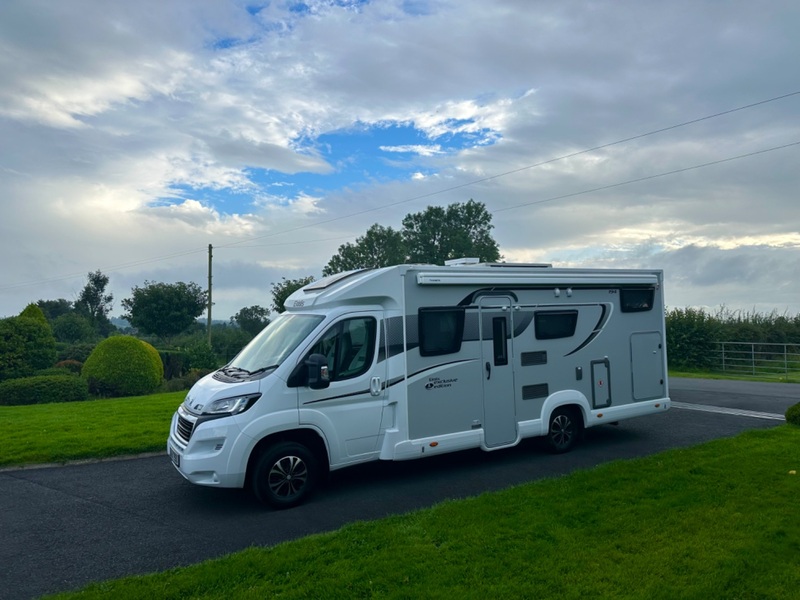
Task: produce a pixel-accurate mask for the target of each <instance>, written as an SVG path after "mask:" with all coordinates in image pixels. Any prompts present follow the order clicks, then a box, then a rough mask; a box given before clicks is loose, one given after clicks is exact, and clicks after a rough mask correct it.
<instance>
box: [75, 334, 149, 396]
mask: <svg viewBox="0 0 800 600" xmlns="http://www.w3.org/2000/svg"><path fill="white" fill-rule="evenodd" d="M81 377H83V379H85V380H86V382H87V383H88V384H89V391H90V392H92V393H93V394H97V395H99V396H108V397H119V396H141V395H143V394H149V393H151V392H153V391H155V390H156V389H158V387H159V386H160V385H161V380H162V379H163V378H164V365H163V364H162V363H161V356H160V355H159V354H158V350H156V349H155V348H153V346H151V345H150V344H148V343H147V342H143V341H142V340H140V339H137V338H135V337H132V336H129V335H117V336H114V337H110V338H108V339H106V340H103V341H102V342H100V343H99V344H97V347H96V348H95V349H94V351H93V352H92V353H91V354H90V355H89V358H87V359H86V362H85V363H84V364H83V368H82V369H81Z"/></svg>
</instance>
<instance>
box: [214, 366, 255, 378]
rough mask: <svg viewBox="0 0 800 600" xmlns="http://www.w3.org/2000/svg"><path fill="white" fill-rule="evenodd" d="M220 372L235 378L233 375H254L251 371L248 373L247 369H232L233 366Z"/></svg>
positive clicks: (223, 368)
mask: <svg viewBox="0 0 800 600" xmlns="http://www.w3.org/2000/svg"><path fill="white" fill-rule="evenodd" d="M220 371H222V372H223V373H225V375H231V376H233V375H247V376H249V375H252V373H251V372H250V371H248V370H247V369H242V368H241V367H231V366H228V367H222V368H221V369H220Z"/></svg>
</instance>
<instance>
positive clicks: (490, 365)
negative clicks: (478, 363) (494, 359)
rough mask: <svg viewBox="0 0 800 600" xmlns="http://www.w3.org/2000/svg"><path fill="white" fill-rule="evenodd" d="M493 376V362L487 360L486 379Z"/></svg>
mask: <svg viewBox="0 0 800 600" xmlns="http://www.w3.org/2000/svg"><path fill="white" fill-rule="evenodd" d="M491 378H492V363H490V362H489V361H486V379H491Z"/></svg>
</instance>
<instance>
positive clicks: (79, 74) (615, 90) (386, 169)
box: [0, 0, 800, 319]
mask: <svg viewBox="0 0 800 600" xmlns="http://www.w3.org/2000/svg"><path fill="white" fill-rule="evenodd" d="M798 31H800V3H798V2H797V1H796V0H785V1H778V0H774V1H769V2H753V1H752V0H748V1H742V2H738V1H727V2H718V1H707V2H703V1H698V0H689V1H685V2H681V1H670V2H655V1H653V2H645V1H641V0H631V1H613V2H611V1H609V2H577V1H576V2H567V1H558V2H556V1H553V2H535V1H529V0H496V1H491V2H489V1H486V0H443V1H433V0H431V1H427V0H408V1H405V2H403V1H400V0H386V1H383V0H379V1H375V2H366V1H355V0H338V1H334V0H307V1H306V2H305V3H302V2H255V1H254V2H251V3H247V2H238V1H211V0H209V1H198V0H172V1H169V2H164V1H162V0H138V1H136V2H131V1H129V0H126V1H102V2H101V1H100V0H64V1H60V2H54V1H50V0H47V1H45V0H3V1H2V2H1V3H0V256H2V263H0V264H2V269H1V270H0V273H1V274H2V278H1V279H0V317H2V316H11V315H15V314H18V313H19V312H20V311H21V310H22V309H23V308H24V307H25V305H26V304H28V303H30V302H36V301H37V300H40V299H45V300H51V299H57V298H66V299H68V300H75V299H76V297H77V294H78V293H79V292H80V290H81V289H82V288H83V286H84V285H85V283H86V275H87V273H89V272H90V271H95V270H97V269H100V270H101V271H103V272H104V273H105V274H107V275H109V277H110V280H111V281H110V285H109V288H110V291H111V292H112V293H113V294H114V297H115V302H114V307H113V309H112V311H111V314H112V315H119V314H120V313H121V312H122V308H121V304H120V301H121V300H122V299H123V298H127V297H129V296H130V292H131V288H132V287H133V286H135V285H140V286H141V285H143V284H144V282H145V281H146V280H147V281H159V282H167V283H174V282H177V281H185V282H189V281H194V282H197V283H198V284H200V285H202V286H203V287H205V286H206V283H207V268H208V256H207V249H208V245H209V244H212V245H213V246H214V280H213V282H214V288H213V295H214V300H215V305H214V310H213V316H214V317H215V318H222V319H227V318H228V317H230V316H232V315H233V314H235V313H236V312H237V311H238V310H239V309H240V308H242V307H245V306H251V305H255V304H258V305H262V306H265V307H268V306H269V305H270V304H271V294H270V284H271V283H273V282H278V281H280V280H281V278H282V277H286V278H290V279H291V278H296V277H302V276H306V275H314V276H316V277H319V276H320V273H321V270H322V267H323V266H324V265H325V264H326V263H327V262H328V260H330V258H331V256H332V255H334V254H335V253H336V251H337V248H338V247H339V246H340V245H341V244H344V243H346V242H353V241H355V239H356V238H357V237H359V236H361V235H363V234H364V233H365V232H366V230H367V228H368V227H369V226H370V225H372V224H373V223H380V224H381V225H384V226H391V227H393V228H395V229H400V227H401V221H402V218H403V217H404V216H405V215H406V214H408V213H410V212H418V211H422V210H424V209H425V208H426V207H427V206H429V205H431V204H436V205H442V206H444V205H447V204H451V203H454V202H466V201H467V200H469V199H470V198H472V199H474V200H476V201H479V202H482V203H484V204H485V205H486V207H487V209H488V210H489V211H490V212H491V213H492V215H493V224H494V225H495V229H494V230H493V234H494V237H495V239H496V240H497V242H498V243H499V245H500V251H501V253H502V254H503V256H504V257H505V260H507V261H527V262H550V263H553V264H554V265H556V266H581V267H620V268H659V269H664V270H665V273H666V298H667V304H668V305H669V306H670V307H685V306H702V307H707V308H709V309H711V310H715V309H716V308H718V307H720V306H723V305H724V306H726V307H729V308H731V309H742V310H746V311H751V310H757V311H760V312H769V311H772V310H777V311H778V312H780V313H783V312H789V313H790V314H796V313H800V260H798V259H800V252H799V251H800V198H798V187H799V186H798V183H799V182H800V145H798V143H800V118H799V116H800V93H798V92H800V66H798V57H799V56H800V35H798ZM754 104H755V106H751V105H754ZM745 107H747V108H745ZM733 109H741V110H733ZM728 111H732V112H728ZM719 113H726V114H719ZM715 115H718V116H715ZM705 117H709V118H705ZM690 121H696V122H694V123H689V122H690ZM687 123H688V124H687ZM684 124H685V125H684ZM662 129H666V131H660V132H659V130H662ZM653 132H656V133H653ZM651 133H652V134H651ZM643 134H651V135H643ZM638 136H643V137H638ZM628 138H636V139H631V140H629V141H624V140H627V139H628ZM615 142H620V143H615ZM600 146H602V147H601V148H598V149H594V148H597V147H600ZM748 155H749V156H748Z"/></svg>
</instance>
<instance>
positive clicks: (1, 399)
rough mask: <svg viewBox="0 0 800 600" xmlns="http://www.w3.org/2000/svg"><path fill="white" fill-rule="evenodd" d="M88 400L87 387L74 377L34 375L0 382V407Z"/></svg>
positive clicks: (83, 382)
mask: <svg viewBox="0 0 800 600" xmlns="http://www.w3.org/2000/svg"><path fill="white" fill-rule="evenodd" d="M88 399H89V386H88V385H87V384H86V382H85V381H84V380H83V379H81V378H80V377H75V376H74V375H36V376H34V377H21V378H19V379H10V380H8V381H3V382H0V405H4V406H18V405H23V404H46V403H48V402H75V401H79V400H88Z"/></svg>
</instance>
